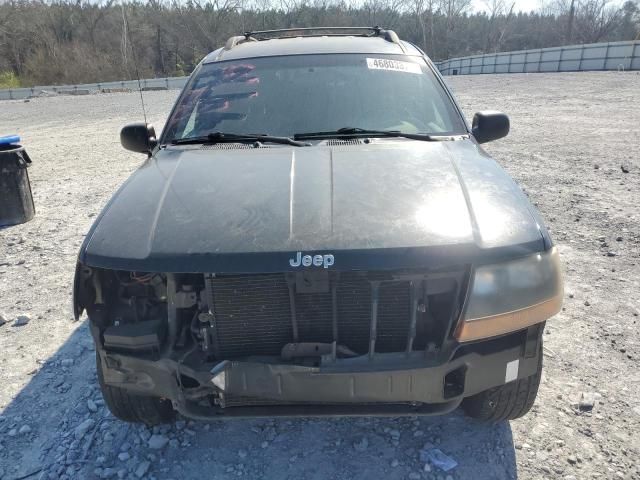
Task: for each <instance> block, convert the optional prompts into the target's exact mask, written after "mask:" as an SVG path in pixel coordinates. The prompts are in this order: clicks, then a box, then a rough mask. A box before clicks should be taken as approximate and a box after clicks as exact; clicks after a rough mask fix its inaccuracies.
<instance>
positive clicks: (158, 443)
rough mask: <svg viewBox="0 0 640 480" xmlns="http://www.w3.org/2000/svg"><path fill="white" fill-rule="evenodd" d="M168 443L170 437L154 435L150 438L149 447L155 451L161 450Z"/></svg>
mask: <svg viewBox="0 0 640 480" xmlns="http://www.w3.org/2000/svg"><path fill="white" fill-rule="evenodd" d="M167 443H169V438H168V437H166V436H164V435H158V434H154V435H151V437H150V438H149V441H148V442H147V445H148V446H149V448H152V449H154V450H161V449H163V448H164V447H165V446H166V445H167Z"/></svg>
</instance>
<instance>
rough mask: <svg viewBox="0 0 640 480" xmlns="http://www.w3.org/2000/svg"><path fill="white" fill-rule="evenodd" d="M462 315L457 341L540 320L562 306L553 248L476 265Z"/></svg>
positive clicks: (558, 263) (507, 330)
mask: <svg viewBox="0 0 640 480" xmlns="http://www.w3.org/2000/svg"><path fill="white" fill-rule="evenodd" d="M469 288H470V292H469V295H468V297H467V302H466V305H465V307H464V310H463V313H462V318H461V320H460V323H459V325H458V328H457V329H456V334H455V336H456V338H457V340H458V341H460V342H469V341H471V340H478V339H481V338H487V337H494V336H496V335H501V334H504V333H508V332H512V331H515V330H521V329H523V328H527V327H529V326H531V325H534V324H536V323H539V322H543V321H545V320H547V319H548V318H550V317H552V316H553V315H555V314H556V313H558V312H559V311H560V308H561V307H562V296H563V288H562V273H561V269H560V259H559V255H558V251H557V249H556V248H555V247H554V248H552V249H551V250H550V251H548V252H541V253H537V254H535V255H532V256H529V257H525V258H521V259H518V260H513V261H509V262H503V263H496V264H492V265H482V266H479V267H476V268H475V269H474V271H473V274H472V277H471V284H470V286H469Z"/></svg>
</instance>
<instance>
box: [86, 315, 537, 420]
mask: <svg viewBox="0 0 640 480" xmlns="http://www.w3.org/2000/svg"><path fill="white" fill-rule="evenodd" d="M541 333H542V326H541V325H539V326H534V327H531V328H529V329H528V330H525V331H521V332H517V333H515V334H512V335H508V336H505V337H501V338H497V339H493V340H489V341H484V342H477V343H474V344H468V345H464V346H460V347H459V348H457V349H456V350H455V351H453V352H451V354H450V355H449V358H447V359H446V360H445V361H443V360H442V359H441V358H437V357H435V356H434V357H431V358H430V357H429V356H428V355H425V353H424V352H412V353H411V354H409V355H408V354H406V353H388V354H377V355H376V356H375V357H374V358H373V359H371V358H369V357H368V356H362V357H355V358H349V359H336V360H331V361H326V362H320V363H319V366H304V365H296V364H289V363H281V362H276V361H275V360H273V359H271V360H251V359H247V360H246V361H238V360H224V361H222V362H218V363H216V364H202V365H200V366H198V367H197V368H192V367H189V366H186V365H185V364H184V363H178V362H177V361H175V360H172V359H169V358H162V359H159V360H149V359H142V358H139V357H134V356H129V355H123V354H116V353H110V352H106V351H104V350H101V351H100V352H99V355H100V360H101V362H102V367H103V372H104V381H105V382H106V383H107V384H108V385H112V386H115V387H120V388H125V389H127V390H129V391H132V392H135V393H139V394H144V395H153V396H159V397H163V398H167V399H170V400H171V401H172V402H173V405H174V408H176V410H178V411H180V412H181V413H182V414H183V415H185V416H187V417H191V418H198V419H207V418H209V419H210V418H219V417H224V416H233V417H238V416H266V415H268V416H273V415H287V416H295V415H305V416H310V415H334V416H335V415H350V416H351V415H402V414H409V415H427V414H442V413H446V412H448V411H451V410H453V409H455V408H456V407H457V406H458V405H459V404H460V402H461V401H462V399H463V398H465V397H468V396H471V395H474V394H476V393H479V392H481V391H483V390H486V389H488V388H491V387H495V386H499V385H503V384H505V383H507V382H510V381H514V380H516V379H521V378H526V377H528V376H530V375H533V374H534V373H536V371H537V369H538V366H539V363H538V361H539V358H538V357H539V355H541V352H540V348H539V342H540V335H541Z"/></svg>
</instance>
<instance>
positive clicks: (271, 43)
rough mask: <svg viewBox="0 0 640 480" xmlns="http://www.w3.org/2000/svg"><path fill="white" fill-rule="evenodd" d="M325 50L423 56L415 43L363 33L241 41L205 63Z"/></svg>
mask: <svg viewBox="0 0 640 480" xmlns="http://www.w3.org/2000/svg"><path fill="white" fill-rule="evenodd" d="M323 53H324V54H327V53H329V54H331V53H367V54H379V55H411V56H422V55H423V54H422V52H421V51H420V50H418V49H417V48H416V47H415V46H414V45H412V44H410V43H408V42H405V41H402V40H401V41H400V43H393V42H390V41H388V40H385V39H384V38H382V37H365V36H362V35H353V36H351V35H340V36H308V37H285V38H272V39H268V40H260V41H246V42H242V43H238V44H237V45H234V46H233V47H232V48H228V47H224V48H219V49H218V50H215V51H213V52H211V53H210V54H209V55H207V56H206V57H205V58H204V60H203V63H212V62H220V61H224V60H239V59H243V58H255V57H273V56H282V55H304V54H323Z"/></svg>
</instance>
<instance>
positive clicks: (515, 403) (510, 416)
mask: <svg viewBox="0 0 640 480" xmlns="http://www.w3.org/2000/svg"><path fill="white" fill-rule="evenodd" d="M541 377H542V340H541V341H540V351H539V352H538V370H537V371H536V373H534V374H533V375H531V376H530V377H527V378H522V379H520V380H514V381H513V382H509V383H507V384H505V385H500V386H499V387H494V388H490V389H489V390H485V391H484V392H480V393H478V394H476V395H473V396H471V397H468V398H465V399H464V400H463V401H462V409H463V410H464V413H465V414H466V415H467V416H469V417H471V418H475V419H477V420H482V421H485V422H501V421H503V420H515V419H516V418H520V417H522V416H523V415H525V414H526V413H527V412H528V411H529V410H531V407H533V404H534V402H535V401H536V396H537V394H538V387H539V386H540V378H541Z"/></svg>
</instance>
